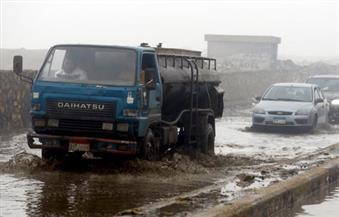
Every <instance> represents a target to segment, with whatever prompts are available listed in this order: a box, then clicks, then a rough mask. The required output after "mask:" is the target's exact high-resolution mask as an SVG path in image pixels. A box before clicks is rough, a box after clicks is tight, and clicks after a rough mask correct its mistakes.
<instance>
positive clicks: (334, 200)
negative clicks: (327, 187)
mask: <svg viewBox="0 0 339 217" xmlns="http://www.w3.org/2000/svg"><path fill="white" fill-rule="evenodd" d="M338 206H339V184H338V185H337V187H336V188H335V189H334V190H333V191H331V192H330V194H329V195H328V196H327V197H326V198H325V200H324V201H322V202H321V203H319V204H312V205H305V206H303V207H302V210H303V212H302V213H299V214H297V215H296V216H295V217H307V216H314V217H336V216H338V215H339V212H338Z"/></svg>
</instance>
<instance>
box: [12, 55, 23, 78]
mask: <svg viewBox="0 0 339 217" xmlns="http://www.w3.org/2000/svg"><path fill="white" fill-rule="evenodd" d="M13 72H14V73H15V74H17V75H20V74H21V73H22V56H14V58H13Z"/></svg>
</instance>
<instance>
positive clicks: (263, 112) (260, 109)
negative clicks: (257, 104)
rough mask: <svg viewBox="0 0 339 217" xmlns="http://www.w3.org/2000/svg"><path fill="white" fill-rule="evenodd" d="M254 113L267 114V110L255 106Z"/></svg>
mask: <svg viewBox="0 0 339 217" xmlns="http://www.w3.org/2000/svg"><path fill="white" fill-rule="evenodd" d="M253 113H254V114H265V113H266V112H265V110H264V109H262V108H254V109H253Z"/></svg>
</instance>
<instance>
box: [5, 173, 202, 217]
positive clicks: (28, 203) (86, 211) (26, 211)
mask: <svg viewBox="0 0 339 217" xmlns="http://www.w3.org/2000/svg"><path fill="white" fill-rule="evenodd" d="M152 180H153V179H152V178H138V177H135V176H128V175H127V176H121V175H101V174H88V173H84V174H81V173H80V174H74V173H67V172H55V171H52V172H48V171H47V172H46V171H44V172H41V173H38V174H32V175H28V176H27V174H26V175H25V176H24V177H22V176H20V175H8V174H0V184H1V197H0V210H1V211H0V212H1V213H0V216H15V217H17V216H32V217H36V216H112V215H114V214H116V213H117V212H119V211H122V210H125V209H130V208H133V207H138V206H142V205H144V204H147V203H149V202H154V201H155V200H156V199H158V198H163V197H171V196H175V195H178V194H180V193H181V192H184V191H189V190H193V189H195V188H197V187H199V185H202V183H198V182H186V183H180V184H179V183H175V182H173V180H172V181H159V179H155V181H152Z"/></svg>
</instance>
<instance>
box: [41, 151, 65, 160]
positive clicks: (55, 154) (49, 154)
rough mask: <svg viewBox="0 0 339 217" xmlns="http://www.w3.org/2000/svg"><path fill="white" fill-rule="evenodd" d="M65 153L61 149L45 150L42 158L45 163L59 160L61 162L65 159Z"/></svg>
mask: <svg viewBox="0 0 339 217" xmlns="http://www.w3.org/2000/svg"><path fill="white" fill-rule="evenodd" d="M65 155H66V153H65V151H63V150H59V149H49V148H43V149H41V157H42V159H43V160H45V161H53V160H58V161H61V160H63V159H64V158H65Z"/></svg>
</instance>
